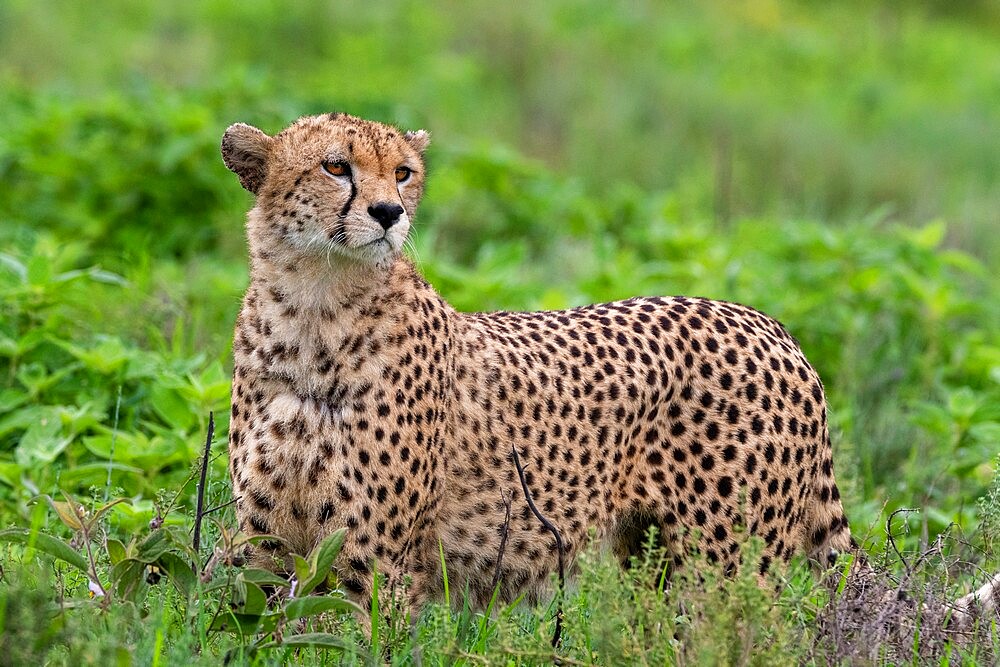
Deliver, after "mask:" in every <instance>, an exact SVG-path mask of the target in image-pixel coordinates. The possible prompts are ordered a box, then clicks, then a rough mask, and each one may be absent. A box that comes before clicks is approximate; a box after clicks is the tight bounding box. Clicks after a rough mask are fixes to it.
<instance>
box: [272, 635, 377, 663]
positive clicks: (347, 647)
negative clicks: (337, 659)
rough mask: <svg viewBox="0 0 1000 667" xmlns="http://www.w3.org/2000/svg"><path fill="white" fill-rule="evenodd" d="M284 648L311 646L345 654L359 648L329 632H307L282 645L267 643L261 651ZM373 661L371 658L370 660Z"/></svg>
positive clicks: (293, 636) (283, 641)
mask: <svg viewBox="0 0 1000 667" xmlns="http://www.w3.org/2000/svg"><path fill="white" fill-rule="evenodd" d="M284 646H299V647H303V646H310V647H312V648H323V649H334V650H338V651H344V652H345V653H356V652H357V650H358V648H357V645H356V644H355V643H354V642H350V641H345V640H343V639H341V638H340V637H338V636H336V635H331V634H330V633H328V632H306V633H303V634H301V635H291V636H286V637H284V638H283V639H282V641H281V643H280V644H279V643H278V642H273V641H272V642H267V643H266V644H262V645H261V646H260V648H261V649H268V648H278V647H284ZM368 661H369V662H370V661H371V658H368Z"/></svg>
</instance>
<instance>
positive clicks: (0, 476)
mask: <svg viewBox="0 0 1000 667" xmlns="http://www.w3.org/2000/svg"><path fill="white" fill-rule="evenodd" d="M23 471H24V468H23V467H21V466H20V465H18V464H17V463H14V462H12V461H0V482H3V483H4V484H6V485H7V486H10V487H15V486H17V485H18V480H19V479H20V477H21V473H22V472H23Z"/></svg>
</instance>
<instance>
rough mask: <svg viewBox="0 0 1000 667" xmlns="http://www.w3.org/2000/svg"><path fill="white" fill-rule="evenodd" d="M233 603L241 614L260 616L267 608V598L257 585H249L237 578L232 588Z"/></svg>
mask: <svg viewBox="0 0 1000 667" xmlns="http://www.w3.org/2000/svg"><path fill="white" fill-rule="evenodd" d="M233 589H234V591H233V592H234V595H233V602H234V603H235V604H236V605H237V606H238V607H239V611H240V613H241V614H255V615H260V614H263V613H264V610H265V609H266V608H267V596H266V595H264V591H263V590H261V588H260V586H258V585H257V584H251V583H249V582H247V581H245V580H243V579H241V578H239V577H238V576H237V580H236V582H235V584H234V586H233Z"/></svg>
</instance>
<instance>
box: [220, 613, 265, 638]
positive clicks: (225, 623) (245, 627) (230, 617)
mask: <svg viewBox="0 0 1000 667" xmlns="http://www.w3.org/2000/svg"><path fill="white" fill-rule="evenodd" d="M281 618H282V616H281V614H268V615H267V616H258V615H256V614H237V613H235V612H230V613H228V614H221V615H219V617H218V618H216V619H215V621H214V622H213V623H212V627H211V629H212V630H213V631H216V632H218V631H225V632H238V633H240V634H241V635H252V634H255V633H259V634H265V633H268V632H273V631H274V629H275V628H276V627H277V626H278V621H279V620H281Z"/></svg>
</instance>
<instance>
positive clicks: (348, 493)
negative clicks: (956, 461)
mask: <svg viewBox="0 0 1000 667" xmlns="http://www.w3.org/2000/svg"><path fill="white" fill-rule="evenodd" d="M428 143H429V136H428V134H427V133H426V132H424V131H417V132H402V131H400V130H397V129H396V128H393V127H390V126H387V125H383V124H380V123H377V122H372V121H367V120H363V119H359V118H356V117H353V116H349V115H346V114H341V113H331V114H328V115H322V116H309V117H304V118H301V119H299V120H298V121H296V122H295V123H294V124H292V125H291V126H290V127H288V128H287V129H285V130H284V131H282V132H280V133H278V134H277V135H275V136H269V135H267V134H265V133H264V132H262V131H261V130H259V129H256V128H254V127H251V126H249V125H245V124H236V125H233V126H231V127H229V128H228V129H227V130H226V132H225V135H224V137H223V140H222V155H223V158H224V161H225V164H226V166H227V167H228V168H229V169H230V170H232V171H233V172H234V173H235V174H236V175H237V176H238V177H239V180H240V183H241V184H242V185H243V187H244V188H245V189H247V190H248V191H249V192H251V193H252V194H253V195H254V196H255V205H254V206H253V208H252V209H251V210H250V212H249V214H248V216H247V224H246V228H247V236H248V240H249V252H250V284H249V287H248V289H247V292H246V295H245V298H244V300H243V304H242V309H241V311H240V313H239V317H238V319H237V324H236V330H235V339H234V345H233V347H234V357H235V366H234V372H233V387H232V417H231V426H230V433H229V456H230V459H229V462H230V474H231V477H232V483H233V493H234V497H235V498H237V502H236V508H237V515H238V519H239V524H240V528H241V529H242V530H243V531H245V532H246V533H248V534H250V535H275V536H278V537H280V538H281V539H280V540H272V539H266V540H263V541H262V542H261V543H260V544H259V546H258V547H257V548H256V549H255V550H254V551H253V552H252V553H251V555H250V561H251V563H252V564H255V565H258V566H262V567H274V565H275V563H280V562H281V560H282V559H283V558H285V559H287V557H288V553H290V552H296V553H307V552H308V551H309V550H310V549H311V548H312V547H313V546H315V545H316V544H317V543H318V542H319V541H320V540H322V539H323V538H324V537H325V536H327V535H328V534H330V533H331V532H332V531H334V530H337V529H339V528H346V529H347V533H346V541H345V542H344V546H343V549H342V552H341V554H340V556H339V557H338V561H337V564H336V568H337V572H338V577H339V581H340V582H341V585H342V586H343V587H345V588H346V589H347V591H348V592H349V593H350V594H351V595H352V596H354V597H355V598H357V599H365V598H368V597H369V596H370V595H371V592H372V578H373V570H374V569H375V568H376V567H377V570H378V572H380V573H382V574H384V575H385V576H386V578H387V584H388V588H390V589H399V588H400V587H401V586H402V585H403V584H404V582H405V583H406V585H405V587H403V589H405V591H406V592H405V596H406V602H407V603H408V604H409V606H410V607H411V608H413V607H419V606H420V605H422V604H423V603H424V602H425V601H427V600H429V599H431V598H433V597H435V596H436V595H438V594H439V593H440V592H441V583H442V582H441V574H440V572H439V569H440V557H439V549H440V550H441V551H442V552H443V556H444V561H445V563H446V566H447V569H448V576H449V579H450V581H451V582H452V586H453V587H457V588H458V589H464V590H467V591H468V593H469V595H470V597H471V602H472V603H473V604H477V605H479V606H480V607H483V606H485V605H486V604H487V603H488V601H489V600H490V598H491V596H492V595H493V592H494V574H495V571H499V573H500V576H499V582H498V586H499V597H500V599H501V600H504V601H509V600H513V599H515V598H517V597H518V596H521V595H524V596H525V597H526V599H528V600H534V599H537V598H538V596H539V595H540V594H541V592H542V591H544V590H545V588H546V584H547V582H548V579H549V576H550V574H551V573H552V572H553V571H554V570H555V568H556V566H557V559H558V553H557V551H556V548H555V544H554V536H553V535H552V534H551V533H550V532H548V531H547V530H546V528H545V527H544V526H543V525H542V524H540V522H539V521H538V520H537V519H536V518H535V517H534V516H532V514H531V513H530V511H529V507H528V504H527V501H526V498H525V495H524V493H523V492H522V486H521V484H520V480H519V478H518V473H517V470H516V468H515V465H514V462H513V450H514V448H516V451H517V454H518V458H519V459H520V461H521V462H523V465H524V470H525V488H527V489H528V490H529V493H530V496H531V498H532V499H533V500H534V503H535V504H536V505H537V507H538V508H539V510H540V511H541V512H542V513H543V514H544V516H546V517H547V518H548V520H549V521H551V523H552V524H554V525H555V527H556V528H557V529H558V531H559V533H560V535H561V538H562V541H563V543H564V547H565V555H566V557H567V559H568V562H572V560H573V558H574V557H575V556H576V555H577V554H578V553H579V551H580V550H581V548H583V547H584V546H586V545H587V544H588V543H589V541H590V540H591V539H595V538H596V539H597V540H599V541H600V543H602V544H604V545H606V546H607V547H608V548H609V549H610V550H611V551H612V552H613V553H615V554H617V555H618V557H620V558H621V559H622V560H627V558H628V557H629V556H630V555H632V554H634V553H636V551H637V550H638V549H639V548H640V544H641V542H642V538H643V535H644V532H645V531H646V530H647V529H648V528H649V527H651V526H655V527H656V528H657V529H658V533H659V535H660V538H661V540H662V541H663V545H664V546H665V547H666V548H667V549H668V550H669V552H670V553H672V554H673V555H674V556H676V557H677V558H680V557H681V556H682V555H683V554H684V553H685V551H686V550H687V549H689V548H691V547H693V548H695V549H697V550H698V551H699V552H700V553H701V554H703V556H704V557H705V558H707V559H708V560H709V561H712V562H715V563H718V564H719V566H720V567H722V568H727V569H730V570H731V569H733V568H735V567H736V566H737V565H738V563H739V557H740V546H741V543H742V541H741V537H740V536H741V535H744V534H749V535H752V536H758V537H759V538H760V539H761V540H762V542H763V545H764V546H763V555H762V557H761V558H760V562H759V567H760V570H761V572H764V571H766V570H767V569H768V568H769V567H771V566H772V564H775V563H783V562H786V561H788V560H789V559H790V558H791V557H792V556H793V555H794V554H797V553H802V554H805V555H807V556H810V557H812V558H814V559H816V560H818V561H820V562H823V563H826V562H828V559H829V558H830V557H831V556H832V555H835V554H837V553H840V552H845V551H851V550H852V549H854V548H855V545H854V543H853V542H852V538H851V534H850V530H849V525H848V520H847V517H846V516H845V513H844V508H843V505H842V503H841V497H840V492H839V490H838V488H837V483H836V481H835V480H834V471H833V461H832V458H831V453H832V452H831V446H830V437H829V434H828V428H827V404H826V399H825V397H824V393H823V384H822V383H821V381H820V379H819V377H818V376H817V374H816V371H815V370H814V369H813V367H812V366H810V364H809V362H808V361H807V360H806V358H805V356H804V355H803V353H802V351H801V349H800V348H799V346H798V344H797V343H796V341H795V340H794V339H793V338H792V336H791V335H789V333H788V332H787V331H786V330H785V329H784V327H783V326H782V325H781V324H780V323H778V322H777V321H775V320H774V319H772V318H770V317H768V316H766V315H764V314H762V313H760V312H758V311H756V310H754V309H752V308H749V307H746V306H742V305H738V304H735V303H727V302H723V301H712V300H708V299H702V298H687V297H662V298H659V297H653V298H632V299H627V300H624V301H617V302H614V303H605V304H600V305H593V306H586V307H580V308H573V309H571V310H564V311H551V312H491V313H460V312H457V311H456V310H455V309H453V308H452V307H451V306H449V305H448V303H446V302H445V301H444V299H442V298H441V296H439V295H438V293H437V292H435V291H434V289H433V288H432V287H431V286H430V285H429V284H428V283H427V282H425V281H424V279H423V278H422V277H421V276H420V275H419V274H418V272H417V271H416V269H415V267H414V266H413V264H412V263H411V262H410V261H409V260H408V259H407V258H406V256H405V255H404V253H403V248H404V245H405V243H406V242H407V238H408V234H409V230H410V227H411V225H412V220H413V216H414V214H415V211H416V208H417V205H418V203H419V202H420V199H421V196H422V194H423V190H424V184H425V165H424V159H423V155H424V152H425V149H426V148H427V146H428ZM508 505H509V512H508ZM502 540H505V549H504V552H503V554H502V558H499V556H500V545H501V541H502ZM498 560H499V563H498ZM998 587H1000V579H995V580H994V581H993V582H991V583H990V584H987V585H986V586H984V587H983V588H982V589H980V590H979V591H978V592H977V593H976V594H974V595H973V596H968V597H967V598H966V604H967V606H969V605H971V604H972V603H973V602H974V601H975V599H976V597H975V596H978V597H979V598H982V599H983V600H984V601H986V602H987V603H989V604H995V597H996V590H997V588H998ZM991 601H992V602H991Z"/></svg>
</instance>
